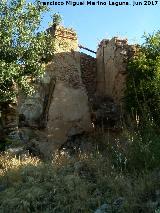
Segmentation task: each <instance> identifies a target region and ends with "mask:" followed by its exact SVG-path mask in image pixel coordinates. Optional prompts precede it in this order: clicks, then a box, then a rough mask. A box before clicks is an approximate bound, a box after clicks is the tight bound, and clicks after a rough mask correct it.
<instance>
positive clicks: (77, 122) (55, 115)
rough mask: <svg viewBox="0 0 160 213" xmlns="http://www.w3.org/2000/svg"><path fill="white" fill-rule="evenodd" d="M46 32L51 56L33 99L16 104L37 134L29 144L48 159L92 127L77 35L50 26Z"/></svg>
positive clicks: (64, 29)
mask: <svg viewBox="0 0 160 213" xmlns="http://www.w3.org/2000/svg"><path fill="white" fill-rule="evenodd" d="M48 32H50V33H51V34H52V36H53V39H54V42H55V54H54V57H53V59H52V60H51V61H50V62H49V63H48V64H47V65H46V72H45V74H44V76H43V78H42V79H41V81H40V82H39V83H38V85H37V90H36V92H35V94H34V95H33V97H31V98H29V99H24V101H21V103H20V104H19V113H20V114H21V116H22V118H23V117H24V118H25V119H24V126H28V128H29V129H30V130H31V129H32V132H34V133H33V135H36V138H35V137H34V141H33V140H32V142H33V143H34V144H36V145H35V146H38V148H39V149H40V151H41V152H42V153H43V154H44V155H45V156H51V154H52V153H53V151H55V150H56V149H57V148H59V147H61V145H63V144H64V143H65V142H66V141H67V139H68V138H69V137H71V136H73V135H76V134H81V133H83V132H87V131H90V130H91V127H92V125H91V120H90V113H89V104H88V96H87V92H86V88H85V86H84V84H83V82H82V78H81V67H80V54H79V52H78V39H77V34H76V33H75V32H74V31H73V30H70V29H66V28H64V27H62V26H57V27H55V26H53V27H51V28H49V29H48ZM21 123H23V121H22V122H21ZM26 124H27V125H26ZM42 140H43V141H42Z"/></svg>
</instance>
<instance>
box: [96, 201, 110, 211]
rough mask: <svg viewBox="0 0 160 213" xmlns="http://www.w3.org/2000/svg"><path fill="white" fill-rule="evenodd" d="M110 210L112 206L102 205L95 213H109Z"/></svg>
mask: <svg viewBox="0 0 160 213" xmlns="http://www.w3.org/2000/svg"><path fill="white" fill-rule="evenodd" d="M108 210H110V206H109V205H108V204H106V203H105V204H103V205H101V206H100V207H99V208H98V209H96V211H95V212H94V213H107V212H108Z"/></svg>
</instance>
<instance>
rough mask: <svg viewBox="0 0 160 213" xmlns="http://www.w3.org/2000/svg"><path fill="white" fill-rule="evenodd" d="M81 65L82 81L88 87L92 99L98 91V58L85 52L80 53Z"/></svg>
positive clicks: (89, 96)
mask: <svg viewBox="0 0 160 213" xmlns="http://www.w3.org/2000/svg"><path fill="white" fill-rule="evenodd" d="M80 65H81V76H82V81H83V84H84V85H85V87H86V90H87V94H88V98H89V100H91V99H92V98H93V96H94V94H95V92H96V79H97V65H96V58H94V57H92V56H90V55H87V54H85V53H80Z"/></svg>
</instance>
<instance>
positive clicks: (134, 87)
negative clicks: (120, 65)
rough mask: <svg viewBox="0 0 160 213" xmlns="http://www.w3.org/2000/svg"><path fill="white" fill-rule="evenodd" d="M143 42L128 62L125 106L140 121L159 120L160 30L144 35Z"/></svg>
mask: <svg viewBox="0 0 160 213" xmlns="http://www.w3.org/2000/svg"><path fill="white" fill-rule="evenodd" d="M144 37H145V43H144V44H143V45H142V46H140V47H137V54H136V55H135V56H134V57H133V58H132V59H131V60H130V62H129V64H128V79H127V89H126V108H127V110H128V111H129V112H130V114H134V117H135V115H138V116H140V122H141V121H142V120H143V121H142V123H143V122H144V121H147V122H148V121H152V120H154V122H155V123H156V124H157V125H159V122H160V31H158V32H157V33H155V34H153V35H145V36H144Z"/></svg>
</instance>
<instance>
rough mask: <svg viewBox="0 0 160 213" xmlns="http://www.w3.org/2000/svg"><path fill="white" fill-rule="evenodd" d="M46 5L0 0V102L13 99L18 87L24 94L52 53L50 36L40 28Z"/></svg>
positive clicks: (39, 74) (30, 88) (42, 70)
mask: <svg viewBox="0 0 160 213" xmlns="http://www.w3.org/2000/svg"><path fill="white" fill-rule="evenodd" d="M46 11H47V7H44V6H42V5H41V4H39V3H38V1H35V2H34V3H26V0H9V1H8V0H1V2H0V41H1V42H0V102H3V103H4V102H8V101H13V100H15V99H16V97H17V94H18V89H19V88H20V89H22V90H23V91H24V92H26V93H27V94H30V93H31V92H32V90H33V87H32V86H31V83H32V82H33V81H34V80H35V79H36V78H37V77H39V76H41V75H42V74H43V72H44V69H45V66H44V64H45V62H47V61H48V60H49V59H50V57H52V55H53V47H54V45H53V39H51V37H50V35H49V34H48V33H47V32H41V31H40V24H41V20H42V15H43V13H44V12H46Z"/></svg>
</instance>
